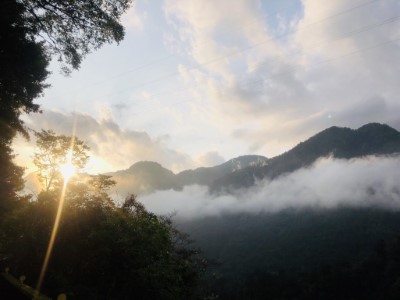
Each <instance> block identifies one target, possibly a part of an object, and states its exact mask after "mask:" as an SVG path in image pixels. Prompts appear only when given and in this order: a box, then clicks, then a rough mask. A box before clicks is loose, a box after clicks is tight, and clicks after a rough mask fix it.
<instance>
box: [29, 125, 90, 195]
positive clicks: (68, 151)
mask: <svg viewBox="0 0 400 300" xmlns="http://www.w3.org/2000/svg"><path fill="white" fill-rule="evenodd" d="M35 136H36V138H37V141H36V145H37V148H38V150H37V152H36V153H35V154H34V158H33V163H34V164H35V165H36V167H37V168H38V175H39V180H40V181H41V182H42V183H44V185H45V190H46V191H49V190H50V189H54V188H57V187H60V185H61V182H62V180H63V177H62V174H61V166H62V165H63V164H65V163H67V160H68V155H71V164H72V165H73V166H74V168H75V169H76V171H77V172H79V171H80V170H82V169H83V168H84V167H85V165H86V163H87V161H88V159H89V156H88V154H87V152H88V151H89V146H87V145H86V143H84V142H83V141H81V140H80V139H79V138H77V137H71V136H65V135H56V134H55V133H54V132H53V131H51V130H42V131H41V132H35Z"/></svg>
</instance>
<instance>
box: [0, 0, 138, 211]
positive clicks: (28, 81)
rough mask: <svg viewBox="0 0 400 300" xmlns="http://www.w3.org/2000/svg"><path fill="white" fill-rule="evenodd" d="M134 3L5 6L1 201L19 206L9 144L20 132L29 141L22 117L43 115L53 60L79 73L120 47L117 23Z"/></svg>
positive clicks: (98, 0)
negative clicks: (99, 53) (87, 61)
mask: <svg viewBox="0 0 400 300" xmlns="http://www.w3.org/2000/svg"><path fill="white" fill-rule="evenodd" d="M131 2H132V0H2V1H1V9H0V165H1V166H3V175H2V176H1V177H0V181H1V182H0V186H1V190H0V201H2V202H3V201H6V200H7V201H11V200H12V199H14V200H15V199H16V198H17V196H16V195H17V192H18V191H19V190H20V189H21V188H22V186H23V185H22V184H21V182H22V179H21V176H22V173H23V172H22V169H21V168H20V167H18V166H16V165H15V164H14V163H13V161H12V159H13V154H12V149H11V142H12V139H13V138H14V136H15V134H16V133H17V132H20V133H22V134H24V135H25V136H26V137H28V134H27V131H26V129H25V128H24V123H23V121H22V120H21V118H20V117H21V114H22V113H31V112H38V111H39V105H38V104H35V103H34V100H35V99H36V98H38V97H40V96H41V95H42V94H43V91H44V89H45V88H46V87H48V84H46V79H47V76H48V75H49V71H48V70H47V67H48V64H49V62H50V60H51V58H52V57H53V56H56V57H57V58H58V60H59V61H60V62H61V63H62V69H63V70H64V71H67V72H68V71H69V70H70V68H72V69H78V68H79V65H80V63H81V61H82V59H83V57H84V56H85V55H86V54H88V53H89V52H90V51H91V50H94V49H97V48H99V47H101V46H102V45H103V44H104V43H110V42H112V41H116V42H119V41H121V40H122V39H123V37H124V30H123V27H122V25H121V24H120V22H119V18H120V16H121V14H122V13H124V12H125V11H126V10H127V9H128V7H129V4H130V3H131ZM6 173H7V174H6ZM18 177H19V179H18ZM11 178H13V179H11ZM17 179H18V180H17ZM10 195H11V196H10ZM5 199H6V200H5ZM3 206H4V205H2V204H0V207H3ZM4 207H5V206H4ZM1 212H2V211H1V209H0V213H1Z"/></svg>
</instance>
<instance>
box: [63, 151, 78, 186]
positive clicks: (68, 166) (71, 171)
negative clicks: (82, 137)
mask: <svg viewBox="0 0 400 300" xmlns="http://www.w3.org/2000/svg"><path fill="white" fill-rule="evenodd" d="M71 160H72V153H71V152H69V153H68V154H67V162H66V163H65V164H62V165H61V166H60V171H61V174H62V175H63V177H64V180H65V181H68V180H69V179H70V178H71V177H72V176H74V175H75V174H76V169H75V167H74V165H73V164H72V162H71Z"/></svg>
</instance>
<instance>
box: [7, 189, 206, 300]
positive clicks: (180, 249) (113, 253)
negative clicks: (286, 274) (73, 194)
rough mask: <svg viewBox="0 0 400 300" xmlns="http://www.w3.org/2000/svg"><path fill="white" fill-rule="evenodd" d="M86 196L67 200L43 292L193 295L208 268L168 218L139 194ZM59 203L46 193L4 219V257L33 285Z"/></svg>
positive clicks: (113, 295) (96, 295)
mask: <svg viewBox="0 0 400 300" xmlns="http://www.w3.org/2000/svg"><path fill="white" fill-rule="evenodd" d="M86 197H87V199H85V201H80V200H82V199H78V198H74V199H67V200H66V201H65V207H64V212H63V217H62V220H61V224H60V227H59V233H58V236H57V239H56V244H55V248H54V251H53V254H52V258H51V262H50V265H49V268H48V270H47V276H46V279H45V282H44V290H43V292H45V293H47V294H48V295H50V296H52V295H57V294H58V293H60V292H65V293H67V295H68V299H133V298H134V299H190V297H191V295H192V294H193V293H194V292H195V286H194V283H195V282H196V280H197V279H198V276H199V272H200V268H201V267H202V265H201V263H200V260H198V259H197V252H196V251H195V250H193V249H191V248H190V247H188V243H187V239H186V237H185V236H184V235H181V234H180V233H179V232H178V231H177V230H176V229H174V227H173V226H172V223H171V222H170V221H169V220H168V219H165V218H159V217H157V216H155V215H154V214H152V213H149V212H147V211H146V210H145V209H144V207H143V206H142V205H140V204H139V203H138V202H137V201H136V198H135V197H134V196H131V197H129V198H128V199H127V201H126V203H125V205H124V206H123V208H118V207H115V206H107V205H102V204H101V202H100V201H99V199H98V198H96V197H92V196H90V195H86ZM70 200H71V201H70ZM77 201H78V202H79V203H80V205H77ZM57 205H58V201H57V199H56V198H55V194H54V193H52V192H49V193H45V192H44V193H42V194H41V195H40V196H39V199H38V200H37V201H34V202H30V203H27V204H26V205H25V206H24V207H21V208H20V209H17V210H14V212H13V213H12V214H10V215H9V216H8V217H7V218H6V219H5V221H4V222H5V225H6V226H5V228H6V230H5V232H4V233H3V234H4V241H5V242H3V243H2V244H1V245H2V247H1V248H0V251H1V253H0V254H1V258H2V259H3V260H5V263H6V264H7V265H8V266H12V272H14V273H15V274H25V275H26V277H27V278H28V279H31V282H28V284H31V285H34V284H35V282H34V279H35V278H37V276H38V274H39V270H40V267H41V263H42V261H43V256H44V253H45V251H46V247H47V243H48V240H49V236H50V232H51V230H52V225H53V218H54V215H55V212H56V210H57ZM32 279H33V280H32Z"/></svg>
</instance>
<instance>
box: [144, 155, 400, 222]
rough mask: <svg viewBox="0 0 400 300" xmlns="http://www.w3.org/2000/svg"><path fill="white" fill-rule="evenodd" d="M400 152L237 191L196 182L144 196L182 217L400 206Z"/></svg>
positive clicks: (325, 164) (319, 165)
mask: <svg viewBox="0 0 400 300" xmlns="http://www.w3.org/2000/svg"><path fill="white" fill-rule="evenodd" d="M399 178H400V156H398V155H397V156H390V157H376V156H370V157H365V158H358V159H352V160H341V159H334V158H331V157H328V158H323V159H320V160H318V161H316V162H315V163H314V164H313V165H312V166H311V167H308V168H303V169H300V170H297V171H295V172H293V173H290V174H287V175H283V176H281V177H279V178H277V179H275V180H272V181H271V180H262V181H259V182H257V184H256V185H255V186H254V187H251V188H248V189H242V190H238V191H237V192H235V193H233V194H232V193H231V194H220V195H211V194H209V192H208V188H207V187H204V186H198V185H192V186H187V187H185V188H184V189H183V190H182V191H174V190H168V191H158V192H155V193H153V194H150V195H145V196H141V197H140V198H139V200H140V201H141V202H142V203H143V204H144V205H145V207H146V208H147V209H148V210H150V211H152V212H154V213H156V214H159V215H174V217H175V218H176V219H196V218H201V217H206V216H220V215H224V214H234V213H254V214H256V213H261V212H265V213H275V212H279V211H282V210H284V209H306V208H313V209H334V208H338V207H376V208H383V209H389V210H400V185H399Z"/></svg>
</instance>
